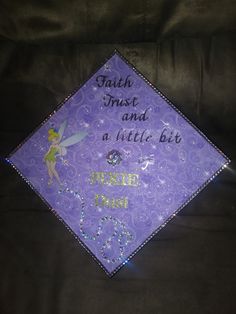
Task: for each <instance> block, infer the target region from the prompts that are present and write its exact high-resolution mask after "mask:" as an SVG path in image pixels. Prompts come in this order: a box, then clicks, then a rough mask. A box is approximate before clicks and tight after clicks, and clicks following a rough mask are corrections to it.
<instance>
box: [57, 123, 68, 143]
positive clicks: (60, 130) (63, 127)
mask: <svg viewBox="0 0 236 314" xmlns="http://www.w3.org/2000/svg"><path fill="white" fill-rule="evenodd" d="M66 126H67V120H65V121H64V122H62V124H61V125H60V128H59V130H58V134H59V136H60V140H61V139H62V136H63V134H64V131H65V128H66Z"/></svg>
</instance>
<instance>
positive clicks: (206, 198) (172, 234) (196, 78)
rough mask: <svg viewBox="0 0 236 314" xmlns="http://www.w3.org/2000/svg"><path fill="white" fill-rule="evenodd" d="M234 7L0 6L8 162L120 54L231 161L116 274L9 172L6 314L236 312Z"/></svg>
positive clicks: (4, 228) (3, 240) (191, 0)
mask: <svg viewBox="0 0 236 314" xmlns="http://www.w3.org/2000/svg"><path fill="white" fill-rule="evenodd" d="M235 31H236V1H233V0H225V1H223V0H222V1H218V0H182V1H180V0H179V1H177V0H175V1H171V0H166V1H151V0H142V1H141V0H136V1H128V0H126V1H124V0H122V1H114V0H112V1H111V0H110V1H109V0H107V1H101V0H95V1H91V0H87V1H75V0H70V1H62V0H57V1H53V0H51V1H49V0H48V1H46V0H41V1H27V0H21V1H16V0H13V1H9V0H8V1H0V100H1V103H0V104H1V105H0V106H1V107H0V139H1V145H0V155H1V156H2V157H4V156H6V155H7V154H9V153H10V152H11V151H12V150H13V149H14V148H15V147H16V146H17V145H18V144H19V143H20V142H21V141H22V140H23V139H24V138H25V137H26V136H27V135H28V134H29V133H30V132H31V131H32V130H34V128H35V127H36V126H38V125H39V124H40V123H41V122H42V121H43V120H44V118H45V117H46V116H47V115H48V114H49V113H51V112H52V111H53V110H54V109H55V107H56V106H57V104H58V103H59V102H61V101H62V100H63V99H64V98H65V97H66V96H67V95H68V94H69V93H70V92H71V91H72V90H74V89H75V88H77V87H78V86H79V85H80V84H81V83H82V82H83V81H85V80H86V79H87V77H88V76H89V75H90V74H91V73H92V72H93V71H95V70H96V69H97V67H98V66H99V65H100V64H101V63H102V62H103V61H104V59H105V58H106V57H107V56H109V55H110V54H111V53H112V51H113V49H114V48H117V49H118V50H119V51H120V52H121V53H122V54H123V55H124V56H125V57H126V58H127V59H128V60H129V61H130V62H131V63H133V64H134V65H135V66H136V67H137V69H138V70H139V71H141V72H142V73H143V74H144V75H145V76H146V77H147V78H148V79H149V80H150V81H151V82H152V83H153V84H154V85H155V86H157V87H158V88H159V89H160V90H161V91H162V92H163V93H164V94H166V95H167V96H168V98H170V99H171V100H172V101H173V102H174V103H175V104H176V106H177V107H178V108H179V109H180V110H182V111H183V113H184V114H185V115H186V116H187V117H188V118H189V119H190V120H192V121H193V122H194V123H195V124H196V125H197V126H198V127H199V128H200V129H201V130H202V131H203V132H204V133H206V134H207V135H208V137H209V138H210V139H211V140H212V141H213V142H214V143H215V144H216V145H217V146H218V147H219V148H221V149H222V150H223V151H224V153H225V154H226V155H228V157H229V158H230V159H231V160H232V162H231V164H230V165H229V167H228V168H227V169H225V170H224V171H223V172H222V173H221V174H220V175H219V176H218V177H217V178H216V179H215V180H214V181H213V182H212V183H211V184H209V185H208V186H207V188H206V189H204V190H203V191H202V192H201V193H200V194H199V195H198V196H197V197H196V198H195V199H194V200H193V201H191V203H190V204H188V206H186V207H185V208H184V209H183V210H182V211H181V212H180V213H179V214H178V215H177V217H176V218H175V219H174V220H172V221H171V222H170V223H169V224H168V225H167V226H166V227H165V228H164V229H162V231H161V232H159V233H158V234H157V235H156V236H155V237H154V238H153V239H152V240H151V241H150V242H149V243H148V244H147V245H146V246H145V247H144V248H143V249H142V250H141V251H140V252H139V253H138V254H137V255H136V256H135V257H134V258H133V259H132V260H131V261H130V262H129V263H128V264H127V265H126V266H125V267H123V268H122V269H121V270H120V271H119V272H118V273H117V274H116V275H115V276H114V277H113V278H112V279H109V278H108V277H107V276H106V275H105V273H104V272H103V270H101V269H100V267H99V266H98V265H97V264H96V263H95V262H94V261H93V259H92V258H91V256H89V255H88V253H87V252H86V251H85V250H84V249H83V248H82V247H81V246H80V245H79V244H78V242H77V241H76V240H75V239H74V238H73V236H72V235H71V234H70V233H69V232H68V231H67V230H66V228H65V227H64V226H63V224H62V223H61V222H59V220H57V219H56V218H55V216H54V215H53V214H52V213H51V212H50V211H49V210H48V208H47V206H46V205H45V204H44V203H43V202H42V201H41V200H40V199H39V197H38V196H37V195H36V194H35V193H34V192H33V191H32V190H31V189H30V188H29V186H27V184H26V183H25V182H24V181H23V180H22V179H21V178H20V177H19V175H18V174H17V173H16V172H15V171H14V170H13V169H12V168H11V167H10V166H9V165H8V164H6V163H5V162H4V160H3V159H1V164H0V187H1V189H0V197H1V199H0V200H1V203H0V314H75V313H80V314H90V313H91V314H98V313H99V314H100V313H112V314H118V313H119V314H120V313H125V314H129V313H132V314H133V313H137V314H145V313H148V314H149V313H150V314H152V313H153V314H156V313H157V314H175V313H176V314H183V313H191V314H195V313H198V314H202V313H203V314H205V313H214V314H221V313H222V314H234V313H236V298H235V293H236V214H235V209H236V179H235V170H234V169H235V165H236V164H235V158H236V149H235V137H236V103H235V101H236V88H235V87H236V86H235V83H236V61H235V57H236V37H235Z"/></svg>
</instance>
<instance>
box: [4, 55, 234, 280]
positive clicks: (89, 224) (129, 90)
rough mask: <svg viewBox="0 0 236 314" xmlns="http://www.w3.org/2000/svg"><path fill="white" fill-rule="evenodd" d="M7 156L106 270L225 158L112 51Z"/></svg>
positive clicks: (201, 184) (148, 235) (131, 251)
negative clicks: (77, 87)
mask: <svg viewBox="0 0 236 314" xmlns="http://www.w3.org/2000/svg"><path fill="white" fill-rule="evenodd" d="M9 160H10V162H11V163H12V165H13V166H14V167H15V168H16V169H17V170H18V171H19V173H20V174H21V175H22V176H23V178H24V179H25V180H26V181H27V182H28V183H29V184H30V186H31V187H32V188H33V189H34V190H35V191H36V192H37V193H38V194H39V195H40V197H41V198H42V199H43V200H44V201H45V202H46V203H47V204H48V205H49V207H50V208H51V209H52V210H53V212H54V213H55V214H56V215H57V217H59V218H60V219H61V220H62V221H63V222H64V223H65V225H66V226H67V228H68V229H69V230H70V231H71V232H72V233H73V234H74V235H75V236H76V238H77V239H78V240H79V241H80V243H81V244H82V245H83V246H84V247H85V248H86V249H87V250H88V251H89V252H90V253H91V254H92V256H93V257H94V258H95V259H96V260H97V261H98V262H99V264H100V266H101V267H102V268H103V269H104V270H105V271H106V273H107V274H109V275H112V274H114V273H115V272H116V271H117V270H118V269H119V268H120V267H121V266H122V265H124V264H125V263H126V261H127V260H128V259H129V258H130V257H132V256H133V255H134V254H135V253H136V252H137V251H138V250H139V249H140V248H141V247H142V246H143V245H144V244H145V243H146V242H147V241H148V240H149V239H150V238H151V237H152V236H153V235H154V234H155V233H156V232H157V231H158V230H160V229H161V228H162V227H163V226H164V225H165V224H166V223H167V222H168V221H169V220H170V219H171V218H173V216H174V215H175V214H176V213H177V212H178V211H179V210H180V209H181V208H183V206H185V205H186V204H187V203H188V202H189V201H190V200H191V199H192V198H193V197H194V196H195V195H196V194H197V193H198V192H199V191H200V190H201V189H202V188H203V187H204V186H205V185H206V184H207V183H208V182H209V181H210V180H212V179H213V178H214V176H215V175H216V174H218V173H219V172H220V171H221V170H222V169H223V167H224V166H226V165H227V163H228V162H229V161H228V159H227V157H226V156H225V155H224V154H223V153H222V152H220V150H219V149H217V148H216V147H215V146H214V145H213V144H212V143H211V142H210V141H209V140H208V139H207V138H206V137H205V136H204V135H203V134H202V133H201V132H200V131H199V130H198V129H197V128H196V127H195V126H194V125H193V124H192V123H191V122H190V121H188V120H187V119H186V118H185V117H184V116H183V115H182V114H181V112H179V111H178V110H177V109H176V108H175V107H174V106H173V105H172V104H171V103H170V102H169V101H168V100H167V99H166V98H165V97H164V96H163V95H162V94H161V93H160V92H159V91H158V90H157V89H155V88H154V87H153V86H152V85H151V84H150V83H149V82H148V81H147V80H145V78H144V77H143V76H142V75H141V74H140V73H138V72H137V70H136V69H134V68H133V67H132V66H131V65H130V64H128V62H127V61H126V60H125V59H124V58H123V57H122V56H121V55H120V54H119V53H117V52H115V53H114V54H113V55H112V57H111V58H110V59H108V60H107V61H106V63H105V64H104V65H103V66H102V67H101V68H100V69H99V70H98V71H97V72H96V73H95V74H94V75H92V76H91V78H90V79H89V80H88V81H87V82H86V83H85V84H84V85H83V86H82V87H81V88H80V89H79V90H78V91H77V92H75V93H74V94H73V95H72V96H71V97H70V98H67V100H65V101H64V103H63V104H62V105H61V106H60V107H59V109H58V110H56V111H55V112H54V113H53V114H52V115H51V116H50V117H49V118H48V119H47V120H46V121H44V122H43V123H42V125H41V126H40V127H39V128H38V129H37V130H36V131H35V132H34V133H33V135H31V136H30V137H29V138H28V139H27V140H26V141H25V142H24V143H23V144H22V145H21V146H20V147H19V148H18V149H17V150H16V151H15V152H14V153H13V154H12V155H11V157H10V158H9ZM156 254H158V252H156Z"/></svg>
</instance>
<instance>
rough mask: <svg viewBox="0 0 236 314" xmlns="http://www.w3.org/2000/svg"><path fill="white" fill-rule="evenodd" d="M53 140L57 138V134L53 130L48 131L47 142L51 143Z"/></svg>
mask: <svg viewBox="0 0 236 314" xmlns="http://www.w3.org/2000/svg"><path fill="white" fill-rule="evenodd" d="M54 138H59V134H58V133H57V132H56V131H55V130H54V129H49V130H48V140H49V142H51V141H52V140H53V139H54Z"/></svg>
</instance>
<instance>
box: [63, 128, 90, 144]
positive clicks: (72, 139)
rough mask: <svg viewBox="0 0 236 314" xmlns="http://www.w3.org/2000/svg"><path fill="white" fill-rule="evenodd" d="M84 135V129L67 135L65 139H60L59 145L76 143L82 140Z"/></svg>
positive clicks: (85, 134)
mask: <svg viewBox="0 0 236 314" xmlns="http://www.w3.org/2000/svg"><path fill="white" fill-rule="evenodd" d="M85 136H87V132H84V131H81V132H78V133H75V134H74V135H72V136H70V137H68V138H67V139H66V140H64V141H62V142H61V143H60V146H62V147H68V146H71V145H74V144H77V143H79V142H80V141H82V140H83V139H84V138H85Z"/></svg>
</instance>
